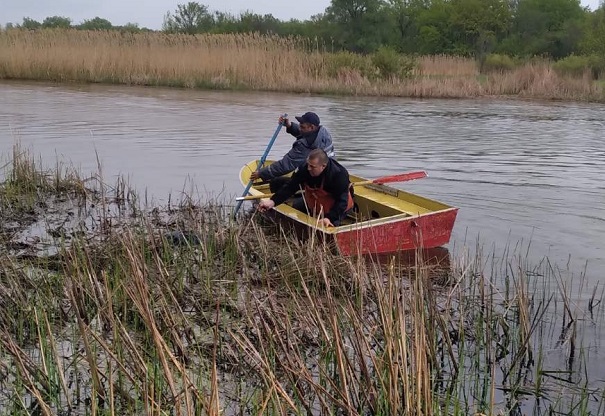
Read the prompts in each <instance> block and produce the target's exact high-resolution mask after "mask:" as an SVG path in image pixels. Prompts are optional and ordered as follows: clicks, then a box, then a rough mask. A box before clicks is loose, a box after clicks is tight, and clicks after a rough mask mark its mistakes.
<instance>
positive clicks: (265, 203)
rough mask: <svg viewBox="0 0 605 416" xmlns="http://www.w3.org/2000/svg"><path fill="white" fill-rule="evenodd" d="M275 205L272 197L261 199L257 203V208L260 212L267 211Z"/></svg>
mask: <svg viewBox="0 0 605 416" xmlns="http://www.w3.org/2000/svg"><path fill="white" fill-rule="evenodd" d="M274 206H275V202H273V200H272V199H261V201H260V202H259V204H258V210H259V211H260V212H265V211H269V210H270V209H271V208H273V207H274Z"/></svg>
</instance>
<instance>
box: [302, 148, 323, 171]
mask: <svg viewBox="0 0 605 416" xmlns="http://www.w3.org/2000/svg"><path fill="white" fill-rule="evenodd" d="M326 166H328V155H327V154H326V152H324V151H323V149H313V150H311V152H310V153H309V156H307V170H308V171H309V173H310V174H311V176H319V175H321V173H322V172H323V171H324V169H325V168H326Z"/></svg>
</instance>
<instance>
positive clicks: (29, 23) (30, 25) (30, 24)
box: [21, 17, 42, 30]
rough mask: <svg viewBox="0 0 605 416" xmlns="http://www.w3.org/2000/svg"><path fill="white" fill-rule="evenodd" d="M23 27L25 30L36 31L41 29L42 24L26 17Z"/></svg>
mask: <svg viewBox="0 0 605 416" xmlns="http://www.w3.org/2000/svg"><path fill="white" fill-rule="evenodd" d="M21 27H22V28H23V29H29V30H35V29H40V28H41V27H42V23H40V22H38V21H37V20H34V19H30V18H29V17H24V18H23V23H22V24H21Z"/></svg>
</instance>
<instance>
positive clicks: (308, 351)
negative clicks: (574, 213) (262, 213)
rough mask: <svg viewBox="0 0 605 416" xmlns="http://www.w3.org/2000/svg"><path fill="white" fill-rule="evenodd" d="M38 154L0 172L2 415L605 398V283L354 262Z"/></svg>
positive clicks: (452, 265)
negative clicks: (160, 201)
mask: <svg viewBox="0 0 605 416" xmlns="http://www.w3.org/2000/svg"><path fill="white" fill-rule="evenodd" d="M34 160H35V159H34V158H33V157H31V156H30V155H29V154H28V153H27V152H24V151H23V150H22V149H20V148H18V147H17V148H15V151H14V153H13V157H12V160H11V161H9V164H8V165H7V166H6V169H5V172H3V182H2V183H1V184H0V227H1V228H0V290H1V291H2V293H3V294H4V296H3V297H2V303H3V305H2V308H0V352H1V353H2V356H3V357H4V358H3V361H2V366H1V368H0V371H1V372H2V375H3V377H2V387H3V388H2V392H1V393H0V413H2V414H16V413H23V412H36V413H39V414H57V413H61V412H68V411H72V412H76V413H84V412H86V413H88V414H165V413H170V412H174V413H177V414H216V415H218V414H242V413H246V414H247V413H250V414H267V413H275V414H284V413H296V414H297V413H307V414H337V413H347V414H359V415H362V414H423V415H443V414H448V415H469V414H476V413H484V414H500V413H515V412H523V413H525V412H527V413H532V414H537V415H540V414H552V413H553V412H561V413H562V414H570V413H573V414H578V415H588V414H603V411H605V409H603V407H602V404H601V403H603V399H604V398H605V388H604V387H605V386H604V385H603V382H602V380H601V378H602V377H601V374H602V371H601V368H600V367H599V363H598V362H597V361H595V359H594V358H593V357H598V352H599V351H596V352H595V351H594V350H593V349H591V348H593V347H591V345H592V344H593V341H595V342H596V343H597V345H598V340H591V338H590V336H591V335H585V332H588V331H585V329H586V328H588V327H590V328H593V329H594V328H595V327H597V328H601V325H602V323H603V314H604V310H603V306H602V305H603V304H602V293H601V292H598V291H597V290H596V288H595V291H594V292H593V296H592V297H591V298H590V299H588V300H587V301H581V300H579V299H576V298H575V295H574V291H573V288H574V287H577V286H578V285H580V286H581V285H582V282H578V281H575V282H574V284H573V285H568V284H567V282H566V281H565V279H564V278H563V277H562V276H561V275H559V274H558V273H557V272H556V270H555V269H553V268H552V267H551V266H550V265H549V264H547V262H546V263H545V264H543V265H541V266H538V267H535V266H531V265H528V264H527V261H526V260H525V259H524V258H523V257H522V256H518V254H515V253H506V255H505V256H503V257H502V258H500V259H499V260H498V261H496V260H493V259H492V260H490V259H489V258H482V257H481V255H480V254H479V255H478V257H476V258H467V257H465V256H459V257H454V258H450V255H449V254H448V255H447V256H443V255H440V256H439V258H430V257H427V253H416V254H415V255H414V256H413V257H412V258H409V257H408V258H405V257H404V256H402V255H393V256H388V257H387V258H386V259H375V258H374V259H372V258H343V257H340V256H338V255H337V254H335V253H334V252H333V251H332V250H331V248H330V247H326V246H323V245H321V244H318V243H317V242H312V241H307V242H301V241H299V240H296V239H294V238H293V237H291V236H289V235H288V234H287V233H284V232H282V231H281V230H279V229H275V228H274V227H273V226H272V225H271V224H266V223H263V222H262V221H259V219H258V218H257V216H256V215H254V213H248V214H246V215H243V216H241V217H240V218H239V219H238V221H233V220H232V218H231V215H230V213H231V210H232V207H231V206H229V205H227V204H220V203H217V202H216V201H214V202H211V201H204V200H195V199H193V198H192V197H190V196H183V197H182V199H180V200H179V201H173V203H171V204H169V205H168V206H147V205H145V204H143V203H142V200H141V198H139V197H138V196H137V195H136V194H135V193H134V192H132V191H131V190H129V189H128V187H127V186H126V185H125V182H124V181H123V180H117V182H116V183H115V184H112V185H109V184H106V183H105V182H104V180H103V178H102V177H101V176H100V175H99V174H94V173H93V174H90V175H82V174H81V173H79V172H77V171H75V170H74V169H73V168H71V167H69V166H65V165H63V164H62V163H60V162H58V163H57V165H56V169H54V170H52V171H43V170H42V169H41V168H40V167H39V166H38V165H37V164H36V163H35V162H34ZM446 252H447V251H446ZM478 252H479V253H480V252H481V250H478ZM410 259H411V261H410ZM585 323H588V324H586V325H587V326H585ZM589 349H590V351H589ZM597 360H598V358H597ZM544 403H546V405H544Z"/></svg>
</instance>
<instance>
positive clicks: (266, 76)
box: [0, 30, 605, 101]
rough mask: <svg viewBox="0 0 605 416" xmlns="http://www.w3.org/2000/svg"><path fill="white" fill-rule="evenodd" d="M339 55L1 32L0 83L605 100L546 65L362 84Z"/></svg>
mask: <svg viewBox="0 0 605 416" xmlns="http://www.w3.org/2000/svg"><path fill="white" fill-rule="evenodd" d="M341 58H342V55H338V54H332V53H328V52H325V51H324V50H321V49H320V48H318V47H317V46H313V45H312V44H310V43H309V42H306V41H303V40H300V39H295V38H279V37H275V36H261V35H254V34H229V35H196V36H191V35H167V34H163V33H139V34H133V33H121V32H116V31H107V32H104V31H95V32H86V31H78V30H39V31H24V30H9V31H2V32H0V79H27V80H44V81H57V82H101V83H117V84H127V85H161V86H178V87H185V88H218V89H251V90H263V91H284V92H311V93H335V94H361V95H384V96H407V97H480V96H521V97H527V98H540V99H573V100H593V101H602V100H604V99H605V96H604V92H603V87H602V86H601V85H599V84H598V83H595V82H593V81H592V80H591V79H589V78H588V77H585V78H584V79H573V78H566V77H561V76H559V75H556V74H555V73H554V71H552V68H551V65H550V63H543V64H535V63H528V64H525V65H523V66H521V67H520V68H517V69H514V70H510V71H505V72H496V73H492V74H488V75H479V74H478V70H477V65H476V63H475V61H474V60H472V59H468V58H461V57H448V56H425V57H420V58H418V59H417V61H418V65H417V68H416V70H415V71H413V76H412V77H411V78H407V79H398V78H389V79H368V78H367V76H366V75H364V71H365V70H364V71H360V69H359V68H356V67H351V66H349V64H347V63H346V62H343V61H342V59H341ZM356 61H360V62H358V64H359V65H363V67H364V68H366V70H367V67H368V65H370V66H371V65H372V63H371V59H370V58H369V57H358V59H356ZM361 61H364V63H361ZM335 65H336V66H338V67H337V68H335ZM370 72H371V71H370Z"/></svg>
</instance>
